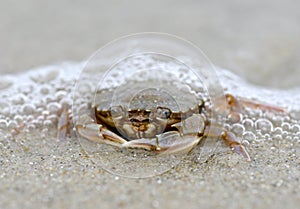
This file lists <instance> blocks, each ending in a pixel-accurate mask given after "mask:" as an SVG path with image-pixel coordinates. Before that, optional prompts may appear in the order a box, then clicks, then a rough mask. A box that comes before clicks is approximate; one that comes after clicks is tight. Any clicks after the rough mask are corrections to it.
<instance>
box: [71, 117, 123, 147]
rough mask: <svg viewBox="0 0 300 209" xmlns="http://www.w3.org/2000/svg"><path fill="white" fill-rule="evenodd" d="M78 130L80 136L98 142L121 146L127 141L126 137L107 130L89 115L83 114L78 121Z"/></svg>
mask: <svg viewBox="0 0 300 209" xmlns="http://www.w3.org/2000/svg"><path fill="white" fill-rule="evenodd" d="M76 132H77V133H78V134H79V135H80V136H82V137H84V138H86V139H88V140H90V141H94V142H97V143H105V144H110V145H114V146H120V145H121V144H123V143H125V142H126V140H125V139H123V138H121V137H120V136H118V135H117V134H115V133H113V132H111V131H109V130H107V129H106V128H104V127H103V126H102V125H101V124H96V123H95V122H94V120H93V119H92V118H91V117H89V116H82V117H81V118H80V119H79V120H78V121H77V124H76Z"/></svg>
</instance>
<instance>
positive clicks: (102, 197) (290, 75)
mask: <svg viewBox="0 0 300 209" xmlns="http://www.w3.org/2000/svg"><path fill="white" fill-rule="evenodd" d="M0 5H1V6H0V34H1V36H0V46H1V47H0V75H1V74H8V73H18V72H24V71H27V70H28V69H31V68H35V67H38V66H43V65H48V64H54V63H60V62H64V61H82V60H84V59H86V58H87V57H88V56H89V55H90V54H92V53H93V52H94V51H95V50H97V49H98V48H99V47H101V46H103V45H104V44H105V43H107V42H109V41H111V40H113V39H115V38H118V37H120V36H123V35H128V34H130V33H136V32H145V31H156V32H167V33H171V34H174V35H178V36H180V37H183V38H185V39H187V40H189V41H192V42H193V43H195V44H196V45H197V46H199V47H200V48H201V49H202V50H203V51H204V53H205V54H206V55H207V56H208V57H209V58H210V59H211V61H212V62H213V63H214V64H215V65H217V66H221V67H224V68H227V69H230V70H232V71H233V72H235V73H236V74H238V75H240V76H242V77H244V78H246V79H247V80H249V81H251V82H252V83H255V84H258V85H262V86H267V87H274V88H284V89H287V88H294V87H299V85H300V84H299V83H300V82H299V81H300V39H299V37H300V12H299V10H300V2H299V1H297V0H281V1H279V0H263V1H259V0H254V1H238V0H227V1H221V0H219V1H218V0H212V1H196V0H186V1H177V0H176V1H175V0H165V1H159V0H152V1H141V0H132V1H102V0H101V1H96V0H93V1H80V0H59V1H47V2H46V1H38V0H25V1H16V0H10V1H8V0H0ZM39 134H40V133H39V131H38V130H36V132H35V131H33V132H32V133H31V135H32V137H29V138H27V139H26V140H21V141H12V142H7V141H5V140H2V141H1V143H2V144H0V145H1V159H0V208H1V209H2V208H3V209H4V208H101V209H102V208H103V209H104V208H182V207H186V208H298V207H299V205H300V186H299V185H300V171H299V165H300V160H299V144H298V145H297V147H296V148H295V149H294V148H293V146H292V145H291V146H287V145H285V144H284V145H283V144H281V143H278V144H276V145H274V144H272V142H269V143H267V144H265V145H264V146H257V147H254V148H253V149H251V154H252V156H254V159H255V160H254V161H253V162H251V163H247V162H244V161H243V160H241V159H240V157H239V156H236V155H234V154H232V153H231V152H230V151H225V152H223V153H220V154H217V155H216V156H214V157H213V159H211V160H210V161H209V162H208V163H206V164H199V163H198V162H197V159H195V158H194V157H193V156H189V157H188V158H187V159H185V160H184V162H183V163H181V164H180V165H179V166H177V167H176V168H175V169H172V170H171V171H170V172H168V173H166V174H164V175H162V176H158V177H154V178H148V179H137V180H132V179H126V178H121V177H117V176H113V175H111V174H108V173H107V172H105V171H103V170H101V169H100V168H99V167H98V166H97V165H95V164H93V163H92V162H91V161H90V160H89V158H88V157H86V156H85V155H84V153H82V151H81V147H80V145H79V144H78V142H77V141H76V140H66V141H62V142H57V141H56V140H51V139H52V138H54V135H55V134H53V136H52V138H51V137H50V136H49V138H51V139H49V140H43V144H41V143H40V141H39ZM50 135H51V134H50ZM5 143H6V144H5ZM4 147H5V149H4ZM7 147H8V148H7ZM270 147H273V148H274V147H275V148H274V149H273V150H272V149H270Z"/></svg>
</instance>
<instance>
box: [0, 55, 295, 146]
mask: <svg viewBox="0 0 300 209" xmlns="http://www.w3.org/2000/svg"><path fill="white" fill-rule="evenodd" d="M168 64H169V65H170V66H164V65H161V66H159V67H167V68H172V69H174V68H175V67H176V66H174V64H172V63H165V65H168ZM83 65H84V63H63V64H61V65H53V66H46V67H41V68H38V69H33V70H30V71H27V72H24V73H21V74H17V75H10V76H2V77H1V78H0V84H1V85H0V130H1V131H2V132H7V133H10V132H11V131H12V130H18V131H20V130H21V131H25V132H28V131H30V130H31V129H35V128H41V129H44V130H48V128H50V127H55V126H56V123H57V121H58V114H59V111H60V109H61V108H62V107H64V106H69V107H70V105H71V104H72V101H73V100H72V93H73V92H72V91H73V89H74V83H75V80H76V78H77V77H78V76H79V74H80V70H81V68H82V66H83ZM132 65H134V66H139V65H141V66H144V65H145V66H147V67H151V68H153V69H155V68H157V67H158V66H155V64H154V63H153V61H151V60H150V61H149V60H147V58H143V59H140V60H137V61H136V62H135V63H127V64H126V66H125V67H127V68H128V69H130V67H132ZM123 67H124V66H123ZM178 69H179V70H178V74H179V76H180V77H181V78H182V79H183V80H185V78H186V77H185V73H186V72H185V70H184V69H180V68H178ZM217 73H218V76H219V77H220V81H221V83H222V85H223V87H224V89H226V92H229V93H231V94H233V95H234V96H237V97H240V98H246V99H249V100H252V101H256V102H259V103H260V102H261V103H264V104H270V105H274V106H275V107H281V108H283V109H284V110H285V112H284V113H278V114H276V113H272V114H269V113H266V112H265V111H262V110H255V111H253V110H249V109H246V112H245V113H243V114H238V115H235V116H234V115H232V117H231V120H232V121H231V122H232V123H233V124H234V125H233V126H231V127H230V125H227V127H228V129H232V131H233V132H235V133H236V134H238V135H240V137H241V138H242V139H243V140H246V141H253V140H258V141H260V140H263V139H266V138H273V139H275V138H283V137H289V136H292V138H293V139H294V138H295V139H298V140H299V132H300V125H299V124H300V122H299V120H300V88H299V89H291V90H284V91H283V90H276V89H266V88H262V87H258V86H254V85H251V84H249V83H247V82H246V81H245V80H243V79H242V78H240V77H238V76H236V75H235V74H233V73H231V72H230V71H228V70H224V69H220V68H217ZM150 77H151V76H150ZM121 78H122V74H118V75H115V74H112V75H111V79H112V81H111V82H112V83H113V85H117V83H118V82H119V81H121V80H122V79H121ZM114 79H116V80H117V81H115V80H114ZM140 79H141V78H140ZM143 79H144V78H143ZM106 82H107V85H109V83H110V82H109V80H106ZM193 82H194V81H191V83H192V84H193ZM198 86H199V85H198ZM93 88H94V87H93V86H91V85H90V84H88V83H87V84H86V85H85V86H82V89H80V90H81V91H82V92H77V93H80V94H83V93H84V92H87V91H92V89H93ZM79 98H80V97H79ZM75 102H76V104H77V103H78V104H79V106H81V107H84V108H85V109H86V107H87V106H88V104H87V103H86V100H84V99H82V101H75ZM229 122H230V120H229ZM253 134H255V135H253ZM46 136H47V135H46Z"/></svg>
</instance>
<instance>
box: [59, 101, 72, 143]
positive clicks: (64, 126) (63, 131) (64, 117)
mask: <svg viewBox="0 0 300 209" xmlns="http://www.w3.org/2000/svg"><path fill="white" fill-rule="evenodd" d="M69 119H70V118H69V111H68V107H67V106H65V107H64V108H63V109H62V111H61V114H60V116H59V118H58V125H57V129H58V130H57V139H59V140H61V139H65V138H66V137H67V134H69Z"/></svg>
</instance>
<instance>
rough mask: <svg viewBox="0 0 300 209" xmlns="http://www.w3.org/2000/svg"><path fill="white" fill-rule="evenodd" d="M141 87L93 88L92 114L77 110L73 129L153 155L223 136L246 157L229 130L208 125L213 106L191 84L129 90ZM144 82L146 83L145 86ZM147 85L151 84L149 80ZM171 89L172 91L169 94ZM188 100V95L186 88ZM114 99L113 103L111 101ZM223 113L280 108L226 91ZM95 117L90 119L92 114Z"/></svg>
mask: <svg viewBox="0 0 300 209" xmlns="http://www.w3.org/2000/svg"><path fill="white" fill-rule="evenodd" d="M142 86H145V85H142V84H141V83H139V82H134V83H128V84H124V85H123V86H122V88H121V89H122V90H121V91H118V92H121V93H120V94H118V95H117V96H116V95H115V92H114V91H117V89H114V88H112V89H102V90H99V91H98V92H97V95H98V96H96V97H95V101H94V104H93V105H92V109H93V112H94V113H93V114H94V117H92V116H90V115H82V116H80V117H79V119H78V121H77V123H76V125H75V128H76V132H77V133H78V134H79V135H80V136H81V137H83V138H85V139H88V140H90V141H94V142H97V143H104V144H109V145H113V146H116V147H119V148H136V149H144V150H148V151H151V152H155V153H158V154H176V153H188V152H190V151H191V150H192V149H193V148H194V147H195V146H196V145H198V144H200V142H201V141H202V140H204V139H206V138H218V139H221V140H224V141H225V142H226V144H227V145H228V146H229V147H230V149H231V150H232V151H234V152H236V153H237V154H239V155H241V156H242V157H243V158H245V159H246V160H247V161H251V158H250V156H249V154H248V152H247V150H246V148H245V147H244V146H243V145H242V144H241V143H240V142H239V140H238V138H237V137H236V136H235V134H234V133H232V132H230V131H228V130H226V129H224V128H223V126H222V124H221V125H216V124H212V123H211V121H210V115H211V113H212V112H213V111H214V109H212V106H211V105H210V101H209V99H204V98H203V97H202V96H201V94H199V92H194V91H192V89H191V88H179V90H178V86H175V85H174V84H171V85H169V86H167V88H165V87H162V88H146V89H145V90H141V91H139V92H138V93H137V94H135V95H134V94H133V90H136V89H142V88H141V87H142ZM148 86H149V85H148ZM150 86H151V85H150ZM170 92H171V94H170ZM191 92H192V99H191V98H190V97H187V96H185V95H187V94H188V93H189V94H190V95H191ZM112 101H113V102H112ZM225 101H226V102H225V107H224V106H221V107H217V109H222V108H223V109H224V108H225V109H226V110H227V113H228V114H231V115H234V114H235V113H238V112H242V109H243V107H245V106H246V107H250V108H260V109H264V110H268V111H282V110H281V109H280V108H277V107H273V106H270V105H264V104H259V103H255V102H252V101H249V100H242V99H239V98H235V97H234V96H233V95H231V94H226V95H225ZM93 118H95V119H93Z"/></svg>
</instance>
